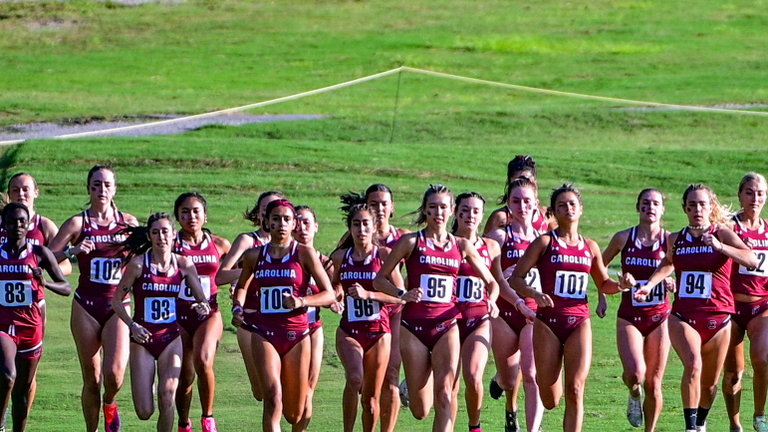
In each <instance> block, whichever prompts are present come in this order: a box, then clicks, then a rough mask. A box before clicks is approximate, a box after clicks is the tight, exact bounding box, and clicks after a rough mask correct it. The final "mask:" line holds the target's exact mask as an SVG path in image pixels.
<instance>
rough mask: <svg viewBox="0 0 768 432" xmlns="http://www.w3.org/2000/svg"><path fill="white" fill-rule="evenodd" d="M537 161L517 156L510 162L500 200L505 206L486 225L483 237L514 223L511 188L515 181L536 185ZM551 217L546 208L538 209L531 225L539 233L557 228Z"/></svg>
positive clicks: (492, 215) (493, 213)
mask: <svg viewBox="0 0 768 432" xmlns="http://www.w3.org/2000/svg"><path fill="white" fill-rule="evenodd" d="M536 174H537V168H536V161H534V160H533V158H532V157H530V156H523V155H517V156H515V158H514V159H512V160H511V161H509V164H508V165H507V182H506V183H505V186H504V195H503V196H502V197H501V198H500V199H499V204H504V207H501V208H498V209H496V210H494V211H493V212H492V213H491V215H490V216H488V221H487V222H486V223H485V229H484V230H483V235H486V234H488V233H489V232H491V231H492V230H494V229H504V228H505V227H506V226H507V225H508V224H510V223H512V219H513V218H514V216H513V215H512V206H511V204H512V203H511V201H510V200H511V195H510V192H511V187H510V185H511V184H512V182H513V181H515V180H517V179H520V178H524V179H527V180H529V181H531V182H533V183H536ZM550 219H551V218H550V217H549V216H547V208H546V207H536V209H534V211H533V215H532V217H531V224H532V225H533V227H534V228H536V229H537V230H539V231H547V230H548V229H551V228H554V227H555V222H554V221H553V220H552V221H550Z"/></svg>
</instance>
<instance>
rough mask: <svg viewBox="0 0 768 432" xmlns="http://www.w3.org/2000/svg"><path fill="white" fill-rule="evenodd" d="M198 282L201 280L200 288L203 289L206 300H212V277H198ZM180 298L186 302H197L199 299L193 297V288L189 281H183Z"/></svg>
mask: <svg viewBox="0 0 768 432" xmlns="http://www.w3.org/2000/svg"><path fill="white" fill-rule="evenodd" d="M197 278H198V280H200V286H201V287H202V288H203V295H204V296H205V299H206V300H210V299H211V277H210V276H198V277H197ZM179 298H180V299H182V300H186V301H191V302H195V301H197V299H195V296H194V295H192V288H190V287H189V285H187V280H186V279H184V280H183V281H181V292H180V293H179Z"/></svg>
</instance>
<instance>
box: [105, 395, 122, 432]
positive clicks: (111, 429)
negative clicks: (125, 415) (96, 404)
mask: <svg viewBox="0 0 768 432" xmlns="http://www.w3.org/2000/svg"><path fill="white" fill-rule="evenodd" d="M104 429H105V430H106V431H107V432H118V431H119V430H120V414H119V413H118V412H117V402H113V403H112V405H104Z"/></svg>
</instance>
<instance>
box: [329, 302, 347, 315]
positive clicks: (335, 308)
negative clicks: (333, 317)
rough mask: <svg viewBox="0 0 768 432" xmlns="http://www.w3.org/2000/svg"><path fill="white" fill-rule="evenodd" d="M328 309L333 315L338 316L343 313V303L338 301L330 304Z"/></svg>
mask: <svg viewBox="0 0 768 432" xmlns="http://www.w3.org/2000/svg"><path fill="white" fill-rule="evenodd" d="M330 308H331V311H332V312H333V313H337V314H339V315H341V314H343V313H344V303H342V302H340V301H337V302H333V303H331V306H330Z"/></svg>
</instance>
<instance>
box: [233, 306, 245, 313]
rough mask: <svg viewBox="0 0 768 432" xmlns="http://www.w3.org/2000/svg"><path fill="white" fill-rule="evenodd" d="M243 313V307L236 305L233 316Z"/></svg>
mask: <svg viewBox="0 0 768 432" xmlns="http://www.w3.org/2000/svg"><path fill="white" fill-rule="evenodd" d="M242 311H243V307H242V306H240V305H234V306H233V307H232V314H233V315H234V314H236V313H241V312H242Z"/></svg>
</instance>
